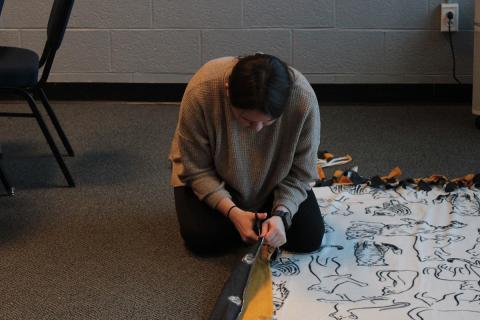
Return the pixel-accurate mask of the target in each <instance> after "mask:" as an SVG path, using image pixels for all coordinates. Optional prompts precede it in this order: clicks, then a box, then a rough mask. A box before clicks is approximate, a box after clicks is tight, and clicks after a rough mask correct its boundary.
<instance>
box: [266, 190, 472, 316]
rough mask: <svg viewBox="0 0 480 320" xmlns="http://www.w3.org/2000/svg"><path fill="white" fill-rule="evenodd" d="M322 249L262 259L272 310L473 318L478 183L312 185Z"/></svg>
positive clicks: (305, 313) (287, 313)
mask: <svg viewBox="0 0 480 320" xmlns="http://www.w3.org/2000/svg"><path fill="white" fill-rule="evenodd" d="M314 191H315V194H316V196H317V199H318V203H319V205H320V208H321V211H322V215H323V216H324V220H325V223H326V234H325V237H324V239H323V244H322V248H321V249H320V250H319V251H318V252H313V253H310V254H303V255H299V254H292V253H288V252H283V253H282V254H281V255H280V256H279V257H278V258H277V259H276V260H274V261H271V262H270V267H271V272H272V285H273V302H274V319H277V320H280V319H303V320H308V319H337V320H340V319H368V320H371V319H389V320H392V319H415V320H417V319H418V320H420V319H421V320H427V319H436V320H442V319H445V320H452V319H455V320H457V319H458V320H460V319H462V320H465V319H472V320H473V319H476V320H477V319H480V285H479V281H480V190H479V189H477V188H465V187H461V188H458V189H456V190H453V191H451V192H446V191H445V189H444V188H442V187H435V186H434V187H433V188H432V190H430V191H422V190H418V189H416V188H413V187H408V186H407V187H405V188H394V189H390V190H386V189H382V188H372V187H369V186H367V185H366V184H359V185H338V184H335V185H332V186H326V187H319V188H314Z"/></svg>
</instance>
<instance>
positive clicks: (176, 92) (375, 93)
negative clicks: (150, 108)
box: [0, 83, 472, 103]
mask: <svg viewBox="0 0 480 320" xmlns="http://www.w3.org/2000/svg"><path fill="white" fill-rule="evenodd" d="M312 87H313V89H314V90H315V93H316V94H317V98H318V100H319V102H341V103H344V102H353V103H357V102H366V103H371V102H401V101H416V102H420V101H424V102H439V103H441V102H450V103H451V102H462V103H470V102H471V100H472V85H471V84H462V85H457V84H313V85H312ZM185 88H186V84H185V83H168V84H167V83H49V84H47V87H46V91H47V95H48V96H49V98H50V99H51V100H109V101H162V102H178V101H180V100H181V99H182V95H183V93H184V91H185ZM0 99H8V100H11V99H12V97H6V96H2V97H1V98H0Z"/></svg>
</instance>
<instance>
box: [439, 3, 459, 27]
mask: <svg viewBox="0 0 480 320" xmlns="http://www.w3.org/2000/svg"><path fill="white" fill-rule="evenodd" d="M441 12H442V13H441V15H440V31H442V32H448V23H449V22H450V31H458V20H459V18H460V16H459V9H458V3H442V10H441ZM449 12H451V13H452V14H453V19H452V20H449V19H448V18H447V14H448V13H449Z"/></svg>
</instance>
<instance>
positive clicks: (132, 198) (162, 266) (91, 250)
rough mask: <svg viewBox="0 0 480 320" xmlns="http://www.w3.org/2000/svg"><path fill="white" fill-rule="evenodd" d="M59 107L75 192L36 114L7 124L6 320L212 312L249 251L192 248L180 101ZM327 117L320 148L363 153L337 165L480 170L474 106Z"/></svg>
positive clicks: (324, 110) (0, 239)
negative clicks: (178, 147)
mask: <svg viewBox="0 0 480 320" xmlns="http://www.w3.org/2000/svg"><path fill="white" fill-rule="evenodd" d="M53 105H54V107H55V109H56V111H57V115H58V117H59V119H60V121H61V122H62V124H63V127H64V129H65V131H66V133H67V135H68V136H69V138H70V140H71V143H72V145H73V147H74V149H75V151H76V156H75V157H74V158H66V162H67V165H68V166H69V168H70V170H71V172H72V174H73V176H74V178H75V180H76V183H77V187H76V188H66V187H65V185H66V183H65V181H64V179H63V176H62V174H61V172H60V170H59V168H58V166H57V164H56V162H55V160H54V158H53V157H52V155H51V153H50V150H49V149H48V146H47V144H46V143H45V141H44V138H43V136H42V135H41V132H40V130H39V128H38V127H37V125H36V123H35V122H34V120H32V119H9V118H0V144H1V145H2V150H3V153H4V157H3V167H4V170H5V172H6V174H7V175H8V177H9V178H10V180H11V182H12V184H14V185H15V187H16V195H15V196H14V197H6V196H0V257H1V258H0V283H1V285H0V298H1V303H0V319H207V318H208V315H209V313H210V311H211V309H212V308H213V306H214V303H215V301H216V298H217V297H218V295H219V293H220V291H221V288H222V286H223V284H224V282H225V281H226V279H227V278H228V275H229V273H230V271H231V270H232V268H233V267H234V266H235V264H236V263H237V260H238V258H239V257H240V256H241V253H242V249H240V250H239V251H237V252H232V253H231V254H228V255H226V256H221V257H198V256H195V255H193V254H191V253H190V252H188V251H187V250H186V249H185V248H184V246H183V243H182V240H181V238H180V236H179V234H178V223H177V220H176V216H175V208H174V203H173V197H172V190H171V188H170V186H169V165H168V161H167V154H168V150H169V145H170V140H171V137H172V135H173V131H174V129H175V125H176V120H177V116H178V105H176V104H144V103H116V102H58V101H57V102H55V101H54V102H53ZM0 108H1V110H2V111H13V110H19V109H22V110H26V107H25V105H23V104H17V103H7V102H2V103H0ZM321 117H322V145H321V148H322V149H326V150H329V151H330V152H332V153H334V154H335V155H337V156H342V155H344V154H347V153H348V154H350V155H352V157H353V159H354V161H353V163H351V164H349V165H348V166H343V167H340V168H346V167H349V166H353V165H356V166H358V167H359V172H360V173H361V174H363V175H365V176H372V175H377V174H387V173H388V172H389V171H390V169H392V168H393V167H395V166H397V165H398V166H400V167H401V168H402V170H403V172H404V174H403V177H404V178H406V177H421V176H428V175H431V174H434V173H440V174H444V175H447V176H449V177H458V176H463V175H465V174H467V173H471V172H478V171H479V170H480V130H477V129H475V127H474V125H473V120H474V117H473V116H472V115H471V113H470V106H468V105H420V104H408V105H405V104H375V105H372V104H370V105H335V104H331V105H324V106H322V107H321ZM62 150H63V149H62ZM332 170H333V169H329V170H327V174H331V172H332ZM0 192H3V190H1V188H0ZM219 241H221V239H219Z"/></svg>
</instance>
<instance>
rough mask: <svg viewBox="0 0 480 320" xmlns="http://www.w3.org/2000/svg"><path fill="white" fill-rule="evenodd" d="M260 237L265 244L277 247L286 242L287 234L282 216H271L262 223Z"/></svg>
mask: <svg viewBox="0 0 480 320" xmlns="http://www.w3.org/2000/svg"><path fill="white" fill-rule="evenodd" d="M261 236H262V237H264V238H265V242H266V244H268V245H269V246H271V247H274V248H278V247H280V246H282V245H284V244H285V243H286V242H287V235H286V232H285V227H284V225H283V221H282V218H280V217H277V216H273V217H271V218H269V219H267V220H265V221H264V222H263V223H262V234H261Z"/></svg>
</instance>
